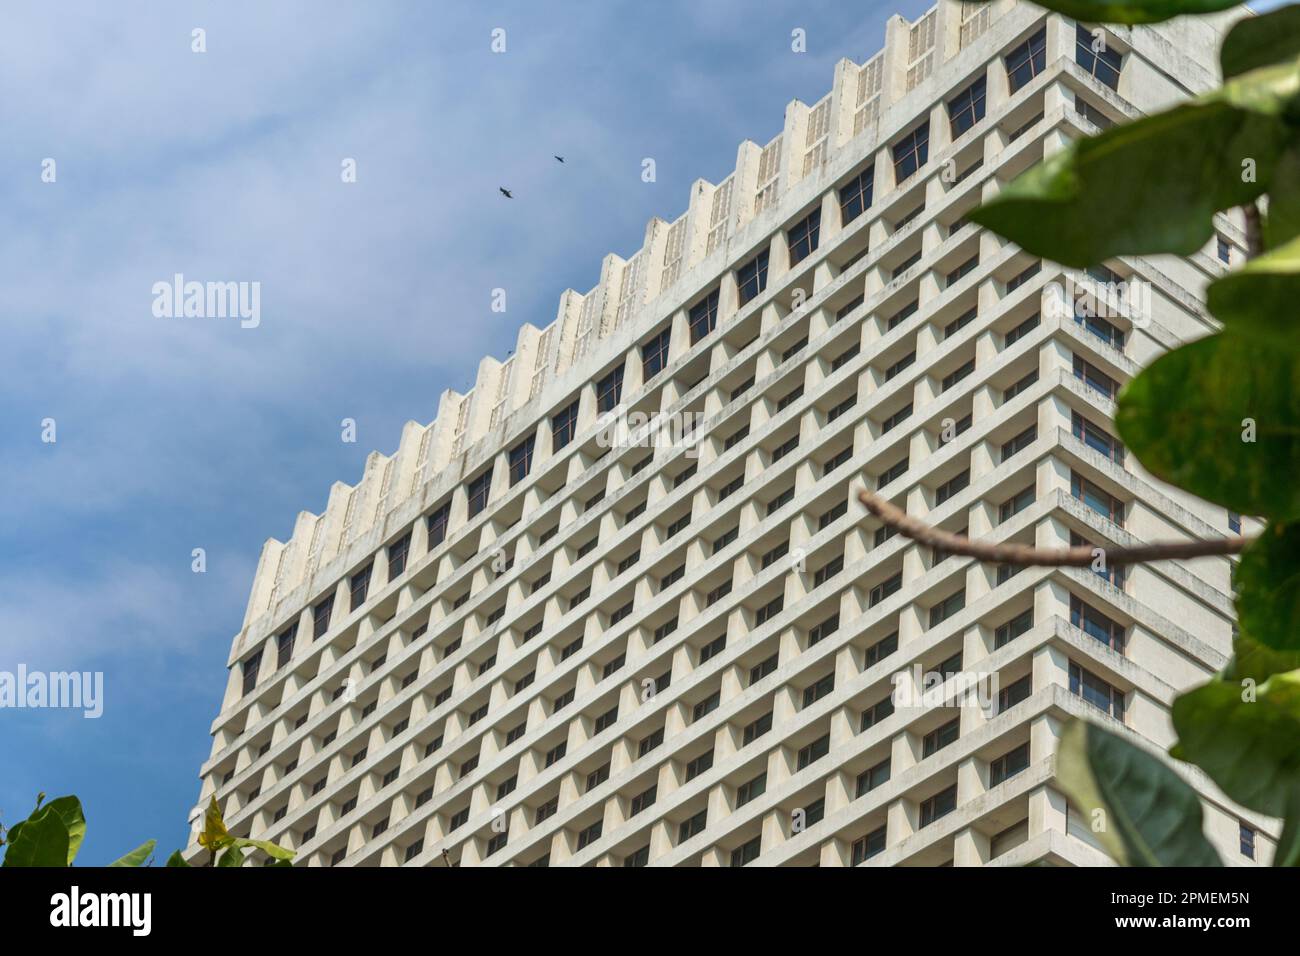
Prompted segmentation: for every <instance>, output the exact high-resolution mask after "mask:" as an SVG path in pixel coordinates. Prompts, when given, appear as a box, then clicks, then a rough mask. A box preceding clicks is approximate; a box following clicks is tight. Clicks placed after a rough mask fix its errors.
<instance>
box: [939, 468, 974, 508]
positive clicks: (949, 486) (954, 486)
mask: <svg viewBox="0 0 1300 956" xmlns="http://www.w3.org/2000/svg"><path fill="white" fill-rule="evenodd" d="M969 486H970V469H969V468H967V469H965V470H963V471H961V472H958V473H957V474H955V475H953V476H952V477H951V478H949V479H948V480H947V481H945V482H944V483H943V484H941V485H940V486H939V487H938V488H936V489H935V492H934V503H935V505H936V506H938V505H941V504H943V503H944V502H945V501H947V500H948V499H949V498H951V497H952V496H953V495H955V494H957V493H958V492H959V491H961V490H962V489H964V488H967V487H969Z"/></svg>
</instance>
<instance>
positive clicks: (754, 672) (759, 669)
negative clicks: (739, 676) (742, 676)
mask: <svg viewBox="0 0 1300 956" xmlns="http://www.w3.org/2000/svg"><path fill="white" fill-rule="evenodd" d="M776 664H777V655H775V654H773V655H772V656H771V657H769V658H767V659H766V660H762V661H760V662H759V663H757V664H755V665H754V666H753V667H751V668H750V669H749V684H750V686H751V687H752V686H753V685H754V684H757V683H758V682H759V681H761V680H762V679H763V678H764V677H766V676H767V675H768V674H770V673H772V672H773V671H774V670H776Z"/></svg>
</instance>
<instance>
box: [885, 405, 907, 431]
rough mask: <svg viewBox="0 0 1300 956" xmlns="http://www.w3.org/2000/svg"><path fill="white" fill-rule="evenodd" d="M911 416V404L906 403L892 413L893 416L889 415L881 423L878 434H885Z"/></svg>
mask: <svg viewBox="0 0 1300 956" xmlns="http://www.w3.org/2000/svg"><path fill="white" fill-rule="evenodd" d="M911 415H912V403H911V402H908V403H907V404H906V405H904V406H903V407H902V408H900V409H899V410H898V411H896V412H894V414H892V415H890V416H889V417H888V418H886V419H885V420H884V421H883V422H881V423H880V434H882V435H883V434H885V432H887V431H890V430H891V429H893V428H894V427H895V426H896V425H898V424H900V423H902V422H904V421H906V420H907V419H908V418H910V417H911Z"/></svg>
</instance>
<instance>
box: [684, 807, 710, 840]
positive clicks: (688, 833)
mask: <svg viewBox="0 0 1300 956" xmlns="http://www.w3.org/2000/svg"><path fill="white" fill-rule="evenodd" d="M708 819H709V810H708V807H705V808H704V809H703V810H701V811H700V812H699V813H697V814H695V815H694V816H692V817H688V818H686V819H685V820H683V821H682V823H681V826H679V827H678V828H677V842H678V843H685V842H686V841H687V840H689V839H690V838H691V837H693V836H695V835H696V834H697V833H702V832H703V831H704V825H705V823H707V822H708Z"/></svg>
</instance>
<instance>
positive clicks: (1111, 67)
mask: <svg viewBox="0 0 1300 956" xmlns="http://www.w3.org/2000/svg"><path fill="white" fill-rule="evenodd" d="M1097 33H1100V34H1101V36H1098V35H1097V34H1095V33H1093V32H1092V31H1090V30H1087V29H1085V28H1084V27H1083V25H1082V24H1077V25H1076V26H1075V40H1074V61H1075V62H1076V63H1078V64H1079V66H1081V67H1082V68H1083V72H1085V73H1090V74H1092V75H1093V76H1095V77H1096V78H1097V79H1099V80H1100V81H1101V82H1102V83H1105V84H1106V85H1107V86H1109V87H1110V88H1111V89H1112V90H1118V89H1119V71H1120V66H1121V64H1122V63H1123V62H1124V58H1123V57H1122V56H1120V55H1119V53H1117V52H1116V51H1115V50H1112V49H1110V48H1109V47H1108V46H1107V44H1106V35H1105V34H1104V33H1102V31H1100V30H1098V31H1097Z"/></svg>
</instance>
